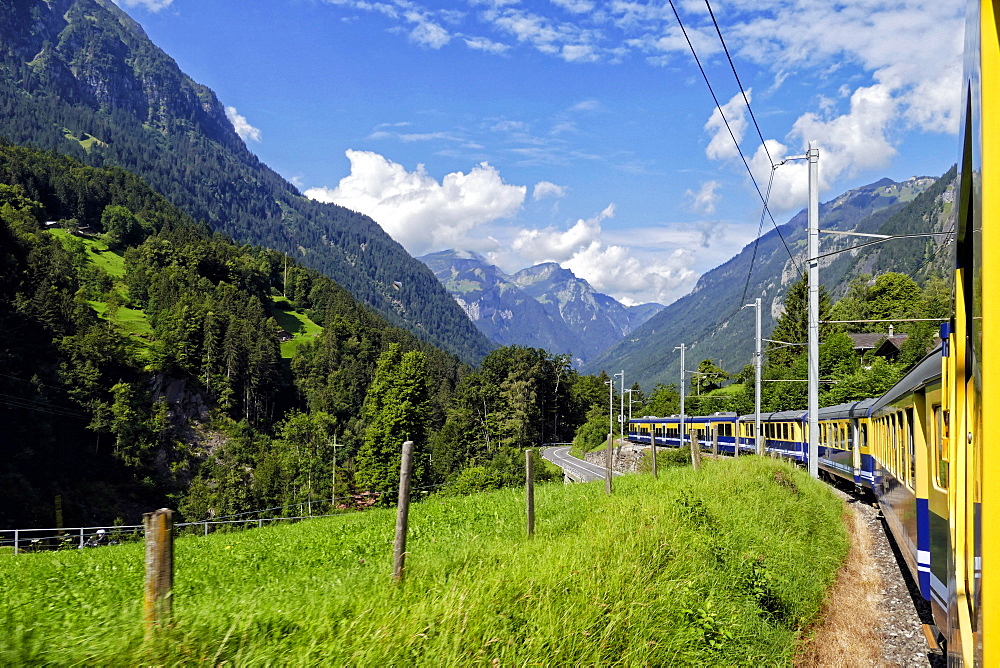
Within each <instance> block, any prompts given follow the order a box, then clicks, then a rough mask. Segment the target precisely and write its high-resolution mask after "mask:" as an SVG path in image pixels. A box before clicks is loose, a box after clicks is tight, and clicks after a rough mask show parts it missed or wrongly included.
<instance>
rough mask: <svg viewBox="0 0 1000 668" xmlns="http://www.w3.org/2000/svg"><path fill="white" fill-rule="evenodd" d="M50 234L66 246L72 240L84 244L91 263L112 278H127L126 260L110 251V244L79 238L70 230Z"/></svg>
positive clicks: (58, 229)
mask: <svg viewBox="0 0 1000 668" xmlns="http://www.w3.org/2000/svg"><path fill="white" fill-rule="evenodd" d="M49 234H51V235H52V236H54V237H55V238H56V239H59V240H60V241H61V242H62V243H64V244H65V243H67V242H69V241H71V240H79V241H80V242H81V243H83V246H84V248H86V249H87V251H88V253H87V257H88V258H90V261H91V262H92V263H94V264H95V265H97V266H98V267H100V268H101V269H103V270H104V271H106V272H108V275H109V276H111V278H113V279H115V280H118V279H120V278H122V277H123V276H125V258H123V257H122V256H121V255H119V254H118V253H113V252H111V251H109V250H108V244H107V243H105V242H104V241H103V240H101V239H96V238H91V237H77V236H74V235H73V234H72V233H71V232H70V231H69V230H64V229H60V228H56V229H53V230H49Z"/></svg>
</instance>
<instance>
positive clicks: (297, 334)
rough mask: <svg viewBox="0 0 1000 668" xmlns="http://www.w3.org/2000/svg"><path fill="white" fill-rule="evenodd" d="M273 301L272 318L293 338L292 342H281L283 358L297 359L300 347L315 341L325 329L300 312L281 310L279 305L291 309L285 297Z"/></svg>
mask: <svg viewBox="0 0 1000 668" xmlns="http://www.w3.org/2000/svg"><path fill="white" fill-rule="evenodd" d="M271 301H272V302H273V303H274V305H273V306H272V307H271V309H270V314H271V317H273V318H274V320H275V322H277V323H278V325H279V326H280V327H281V328H282V329H283V330H285V331H286V332H288V333H289V334H291V335H292V336H293V338H292V340H291V341H282V342H281V356H282V357H284V358H288V359H290V358H292V357H295V353H296V351H298V349H299V346H300V345H302V344H303V343H304V342H305V341H310V340H312V339H315V338H316V337H317V336H319V334H320V332H322V331H323V328H322V327H320V326H319V325H317V324H316V323H315V322H313V321H312V320H310V319H309V318H308V317H307V316H306V315H305V314H304V313H301V312H300V311H294V310H286V309H283V308H279V307H278V306H277V305H278V304H283V305H286V307H287V308H289V309H290V302H289V301H288V299H286V298H285V297H271Z"/></svg>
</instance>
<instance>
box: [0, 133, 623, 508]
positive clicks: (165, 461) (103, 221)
mask: <svg viewBox="0 0 1000 668" xmlns="http://www.w3.org/2000/svg"><path fill="white" fill-rule="evenodd" d="M279 322H281V323H283V325H281V326H279V324H278V323H279ZM302 323H309V324H310V326H311V327H312V328H314V329H315V330H316V331H313V332H311V333H310V334H308V335H304V334H305V332H304V330H302V331H300V328H299V325H300V324H302ZM283 327H284V328H286V329H283ZM320 328H321V329H320ZM291 335H295V337H294V338H292V340H291V341H289V342H288V343H286V344H281V343H280V339H282V338H285V339H288V338H290V336H291ZM282 345H284V346H285V347H284V348H282V347H281V346H282ZM0 367H2V371H0V423H2V424H3V425H4V429H3V430H0V526H8V527H10V526H26V525H34V526H40V525H44V526H51V525H52V524H53V523H54V522H55V521H56V518H55V513H54V507H55V498H56V496H59V497H61V503H62V508H63V512H64V517H63V521H64V522H65V523H66V524H67V525H80V524H84V523H94V522H102V523H108V522H110V521H112V520H114V519H115V518H121V519H124V520H126V521H129V522H135V521H136V520H138V518H139V513H140V512H143V511H148V510H149V509H150V508H156V507H161V506H164V505H169V506H171V507H175V508H178V509H179V510H180V511H181V513H182V516H183V517H186V518H188V519H196V518H203V517H209V516H220V515H224V514H227V513H233V512H241V511H246V510H251V509H257V508H266V507H272V506H277V505H282V504H289V503H298V502H302V501H306V500H310V499H312V500H315V501H316V502H317V503H318V502H319V500H321V499H326V500H327V501H326V502H325V503H327V504H328V505H329V499H330V497H331V495H332V492H333V490H332V489H331V481H332V476H333V467H332V464H333V458H334V450H333V447H334V444H335V443H336V444H337V445H338V446H340V447H339V448H338V450H337V452H336V458H337V495H338V496H342V497H343V496H347V495H349V494H351V493H354V492H361V491H375V492H380V491H390V490H392V489H393V488H394V486H395V484H396V480H395V477H394V476H396V475H398V448H399V445H400V444H401V443H402V441H403V440H407V439H410V440H415V441H416V442H417V451H418V462H419V464H420V467H419V471H418V475H417V479H416V481H415V484H416V485H417V486H418V487H422V488H424V489H443V490H447V489H452V490H456V491H458V490H462V489H482V488H489V487H497V486H500V485H503V484H509V483H511V482H513V481H516V480H518V479H520V476H523V456H519V455H520V453H521V450H522V449H523V448H525V447H532V446H537V445H538V443H539V442H540V441H541V440H569V438H571V437H572V434H573V433H574V432H575V430H576V427H577V426H578V425H579V424H580V423H581V422H582V421H583V416H584V415H585V413H586V411H587V410H588V409H590V408H591V406H592V404H593V403H594V402H597V403H599V404H600V405H606V395H605V394H603V392H601V391H600V390H603V385H601V384H600V381H599V380H598V379H594V378H589V377H580V376H579V375H577V374H576V373H575V372H574V371H572V370H571V369H569V368H568V367H567V365H566V361H565V360H564V359H562V358H556V357H551V356H549V355H548V354H547V353H545V352H544V351H541V350H533V349H523V348H504V349H500V350H498V351H495V352H494V353H492V354H491V355H489V356H488V357H487V358H486V359H485V360H484V362H483V367H482V370H480V371H476V372H473V371H472V370H471V369H469V368H468V367H466V366H465V365H463V364H461V363H460V362H459V361H458V360H457V359H456V358H454V357H452V356H451V355H448V354H446V353H443V352H441V351H439V350H437V349H435V348H433V347H431V346H430V345H428V344H426V343H424V342H421V341H420V340H418V339H417V338H415V337H414V336H413V335H412V334H410V333H408V332H406V331H405V330H403V329H400V328H398V327H394V326H391V325H389V324H387V323H386V322H385V321H384V320H383V319H382V318H381V317H380V316H379V315H377V314H375V313H374V312H372V311H371V310H370V309H369V308H368V307H366V306H363V305H360V304H358V303H357V302H355V301H354V299H353V298H352V297H351V296H350V295H349V294H348V293H347V292H346V291H345V290H344V289H342V288H341V287H339V286H338V285H337V284H336V283H334V282H333V281H332V280H330V279H329V278H328V277H326V276H323V275H322V274H320V273H319V272H317V271H315V270H314V269H310V268H306V267H304V266H302V265H301V264H299V263H297V262H296V261H295V260H293V259H290V258H287V257H285V256H283V255H281V254H280V253H277V252H275V251H272V250H268V249H263V248H260V247H254V246H238V245H235V244H234V243H233V242H232V241H230V240H229V239H228V238H226V237H225V236H223V235H221V234H219V233H212V232H211V231H210V230H208V229H207V228H206V227H205V226H204V225H200V224H197V223H195V222H194V221H192V220H191V219H190V218H189V217H188V216H187V215H185V214H184V213H183V212H182V211H180V210H179V209H178V208H176V207H174V206H173V205H171V204H169V203H168V202H167V201H166V200H165V199H164V198H163V197H161V196H160V195H159V194H157V193H156V192H155V191H153V190H152V189H151V188H149V186H147V185H146V184H145V183H143V182H142V181H141V180H140V179H138V178H137V177H135V176H134V175H132V174H129V173H127V172H125V171H123V170H121V169H118V168H111V169H100V168H93V167H87V166H84V165H83V164H81V163H79V162H77V161H76V160H74V159H72V158H68V157H65V156H61V155H58V154H55V153H51V152H48V153H45V152H40V151H36V150H31V149H25V148H20V147H16V146H13V145H10V144H0ZM593 387H597V388H598V392H597V393H596V395H594V394H593V393H591V392H589V391H588V389H592V388H593ZM594 397H596V399H595V398H594ZM432 453H433V454H432ZM394 470H395V473H394V472H393V471H394Z"/></svg>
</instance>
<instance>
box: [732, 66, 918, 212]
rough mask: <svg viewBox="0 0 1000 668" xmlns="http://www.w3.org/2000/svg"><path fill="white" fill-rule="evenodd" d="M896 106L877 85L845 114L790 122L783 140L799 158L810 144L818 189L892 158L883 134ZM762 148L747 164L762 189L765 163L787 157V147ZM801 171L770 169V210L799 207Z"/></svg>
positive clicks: (793, 166) (855, 98)
mask: <svg viewBox="0 0 1000 668" xmlns="http://www.w3.org/2000/svg"><path fill="white" fill-rule="evenodd" d="M899 104H900V102H899V100H898V99H896V98H894V97H893V96H892V94H891V92H890V91H889V90H888V88H887V87H886V86H883V85H880V84H877V85H875V86H870V87H867V88H859V89H857V90H856V91H854V93H853V94H852V95H851V103H850V109H849V111H848V112H847V113H845V114H841V115H839V116H838V115H831V116H830V117H827V118H824V117H821V116H820V115H818V114H815V113H808V114H805V115H803V116H801V117H800V118H799V119H798V120H797V121H796V122H795V124H794V126H793V127H792V131H791V132H790V133H789V139H790V140H791V141H795V142H796V143H797V146H798V147H799V148H800V149H801V154H804V153H805V151H806V149H807V148H808V143H809V142H810V141H814V142H815V144H816V148H818V149H819V152H820V155H819V170H818V171H819V179H820V183H819V187H820V189H821V190H822V189H824V188H826V187H827V186H828V184H830V183H832V182H833V181H835V180H837V179H838V178H840V177H843V176H852V175H854V174H856V173H858V172H861V171H863V170H872V169H877V168H881V167H885V166H886V165H888V164H889V161H890V160H891V159H892V157H893V156H895V155H896V149H895V147H894V146H893V145H892V142H891V141H890V139H889V132H890V129H891V128H892V126H893V123H894V122H895V120H896V119H897V118H898V107H899ZM766 146H767V151H765V150H764V146H760V147H759V148H758V149H757V151H756V153H754V155H753V157H752V158H751V161H750V164H751V169H752V170H753V171H754V175H755V177H756V179H757V182H758V183H759V184H761V186H762V187H763V185H764V184H766V183H767V182H768V179H769V178H770V173H771V159H774V160H775V161H780V160H781V159H782V158H783V157H785V156H786V155H788V154H789V147H788V146H786V145H785V144H783V143H781V142H778V141H775V140H768V142H767V144H766ZM792 150H794V149H792ZM768 153H769V154H770V158H769V157H768ZM807 170H808V165H807V163H806V161H804V160H797V161H794V162H788V163H786V164H784V165H782V166H780V167H778V168H777V169H776V170H774V182H773V184H772V186H771V197H770V202H771V205H772V206H773V207H774V208H775V209H778V210H782V209H792V208H798V207H802V206H805V204H806V197H807V195H808V183H809V182H808V174H807Z"/></svg>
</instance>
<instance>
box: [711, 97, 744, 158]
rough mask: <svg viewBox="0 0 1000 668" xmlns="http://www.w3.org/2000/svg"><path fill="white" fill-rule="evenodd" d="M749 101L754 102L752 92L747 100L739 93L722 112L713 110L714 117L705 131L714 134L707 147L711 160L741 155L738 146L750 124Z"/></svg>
mask: <svg viewBox="0 0 1000 668" xmlns="http://www.w3.org/2000/svg"><path fill="white" fill-rule="evenodd" d="M748 101H751V102H752V101H753V97H752V91H751V90H747V97H746V100H744V99H743V94H742V93H737V94H736V95H733V97H732V98H731V99H730V100H729V102H726V103H725V104H724V105H722V108H721V110H720V108H719V107H716V108H715V109H713V110H712V116H711V117H710V118H709V119H708V121H707V122H706V123H705V129H706V130H708V131H709V132H710V133H712V139H711V140H710V141H709V142H708V146H706V147H705V155H706V156H708V158H709V159H710V160H722V159H725V158H735V157H736V156H738V155H739V151H738V150H737V145H738V144H739V143H740V142H741V141H743V134H744V133H745V132H746V130H747V125H748V124H749V122H748V121H747V102H748ZM727 123H728V125H727ZM734 138H735V140H736V141H735V143H734V141H733V139H734Z"/></svg>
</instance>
